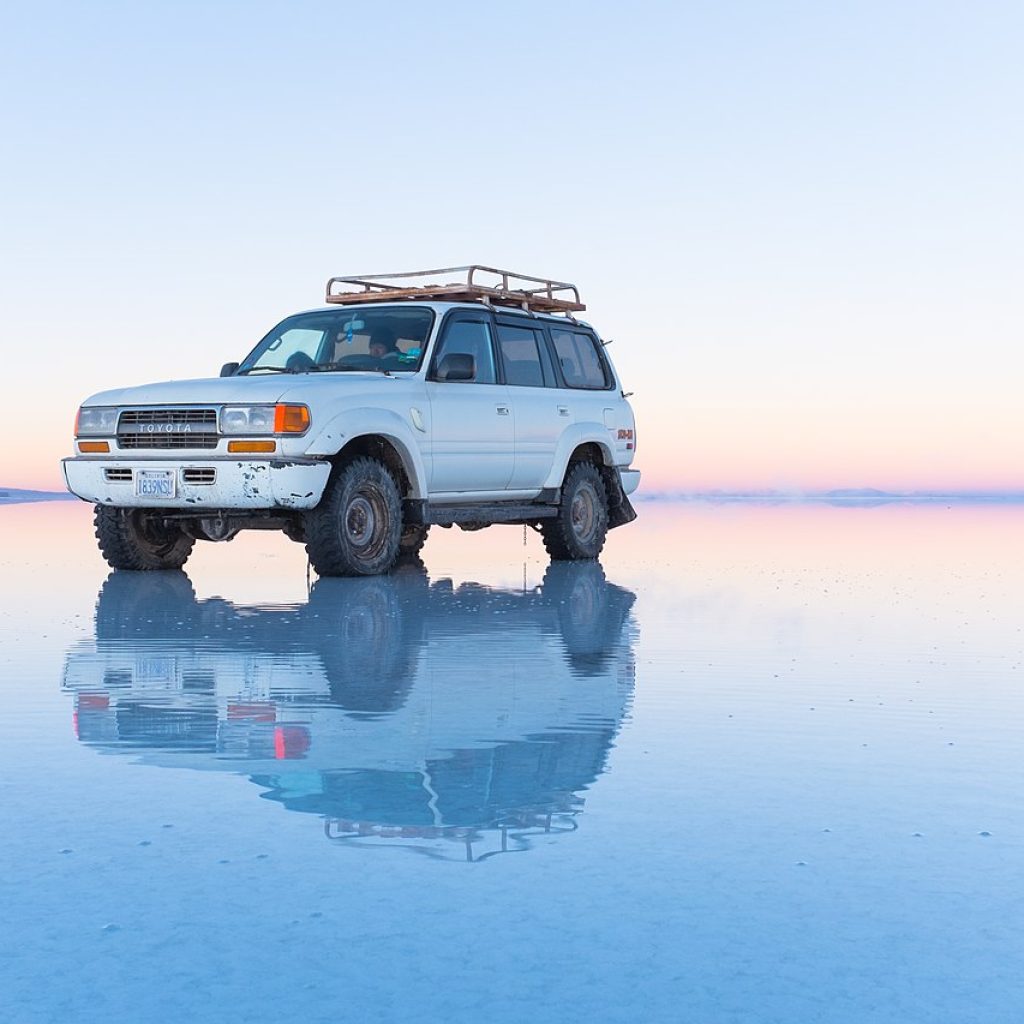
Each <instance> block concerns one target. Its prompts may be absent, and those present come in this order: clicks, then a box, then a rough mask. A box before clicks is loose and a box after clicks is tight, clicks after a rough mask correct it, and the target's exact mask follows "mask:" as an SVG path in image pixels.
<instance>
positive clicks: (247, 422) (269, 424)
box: [220, 405, 274, 434]
mask: <svg viewBox="0 0 1024 1024" xmlns="http://www.w3.org/2000/svg"><path fill="white" fill-rule="evenodd" d="M220 432H221V433H222V434H272V433H273V432H274V407H273V406H272V405H226V406H224V408H223V409H221V411H220Z"/></svg>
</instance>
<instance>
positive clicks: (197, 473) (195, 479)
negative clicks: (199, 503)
mask: <svg viewBox="0 0 1024 1024" xmlns="http://www.w3.org/2000/svg"><path fill="white" fill-rule="evenodd" d="M181 479H182V480H183V481H184V482H185V483H187V484H212V483H213V482H214V480H216V479H217V470H215V469H210V468H203V469H183V470H182V471H181Z"/></svg>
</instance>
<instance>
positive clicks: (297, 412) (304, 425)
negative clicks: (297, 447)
mask: <svg viewBox="0 0 1024 1024" xmlns="http://www.w3.org/2000/svg"><path fill="white" fill-rule="evenodd" d="M308 429H309V410H308V409H307V408H306V407H305V406H304V405H275V406H274V433H275V434H304V433H305V432H306V431H307V430H308Z"/></svg>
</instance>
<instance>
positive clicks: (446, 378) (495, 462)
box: [426, 309, 515, 495]
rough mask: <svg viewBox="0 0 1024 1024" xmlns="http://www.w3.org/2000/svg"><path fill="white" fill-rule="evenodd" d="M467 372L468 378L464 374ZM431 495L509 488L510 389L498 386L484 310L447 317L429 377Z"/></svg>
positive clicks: (512, 439) (489, 324)
mask: <svg viewBox="0 0 1024 1024" xmlns="http://www.w3.org/2000/svg"><path fill="white" fill-rule="evenodd" d="M467 371H468V372H469V376H468V377H465V376H463V374H465V373H466V372H467ZM426 389H427V398H428V399H429V401H430V424H431V425H430V453H431V459H430V466H431V468H430V483H429V492H430V494H431V495H440V494H449V495H454V494H461V493H471V492H474V491H476V492H479V491H501V490H505V489H506V488H507V487H508V486H509V481H510V480H511V478H512V466H513V459H514V452H515V434H514V420H513V415H512V408H511V405H510V404H509V397H508V388H507V387H506V386H505V385H504V384H499V383H498V372H497V361H496V358H495V353H494V331H493V323H492V320H491V315H490V313H488V312H487V311H486V310H483V309H481V310H480V311H479V312H477V311H476V310H466V311H464V312H463V311H461V310H460V311H458V312H455V313H450V314H449V315H448V317H447V318H446V320H445V322H444V325H443V326H442V329H441V337H440V339H439V340H438V343H437V346H436V347H435V350H434V354H433V356H432V358H431V363H430V369H429V372H428V374H427V382H426Z"/></svg>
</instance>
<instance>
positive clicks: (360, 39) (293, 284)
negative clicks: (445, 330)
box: [0, 3, 1024, 487]
mask: <svg viewBox="0 0 1024 1024" xmlns="http://www.w3.org/2000/svg"><path fill="white" fill-rule="evenodd" d="M0 19H2V20H0V40H2V41H0V56H2V58H3V59H2V61H0V82H2V84H3V89H4V93H5V95H6V96H7V97H8V98H9V102H8V103H7V104H5V107H4V109H3V111H2V113H0V117H2V124H0V127H2V137H3V139H4V142H5V149H6V151H7V159H6V160H5V161H4V184H5V187H4V189H3V190H2V195H0V214H2V221H3V224H4V239H5V240H4V244H3V247H2V254H0V260H2V264H0V271H2V273H0V299H2V301H3V308H4V310H5V312H6V320H7V327H8V332H9V333H8V336H7V341H6V342H5V346H4V347H5V361H6V363H7V365H8V368H9V369H10V370H11V371H13V373H14V375H15V376H16V377H17V378H18V379H26V380H29V381H33V380H35V379H36V374H38V373H39V371H40V369H41V368H45V380H46V399H45V402H44V408H45V410H46V416H45V424H44V425H42V426H41V427H40V426H39V425H37V422H36V421H37V416H38V410H39V395H38V393H37V389H36V388H35V386H34V385H33V386H28V387H26V388H24V389H20V388H19V389H18V391H19V393H18V394H17V395H16V396H15V398H14V405H15V408H14V412H15V414H16V417H17V422H18V424H19V429H24V435H23V436H24V437H25V438H26V445H27V444H28V440H29V439H30V440H31V448H30V449H29V448H28V447H26V445H19V446H18V452H17V453H15V454H14V455H5V457H4V462H3V463H0V483H6V484H9V485H11V486H18V485H24V486H39V485H48V484H52V485H56V484H57V481H58V477H57V470H56V460H57V459H58V458H59V457H60V456H61V455H62V454H64V453H66V451H67V449H68V447H69V426H70V423H71V421H72V417H73V415H74V409H75V406H76V405H77V403H78V402H79V401H80V400H81V399H82V398H83V397H85V395H87V394H89V393H92V392H94V391H96V390H100V389H102V388H106V387H111V386H116V385H121V384H126V383H132V382H141V381H144V380H149V379H164V378H170V377H188V376H199V375H205V374H209V373H215V372H216V370H217V368H218V367H219V365H220V364H221V363H222V362H223V361H225V360H227V359H230V358H238V357H239V356H241V355H242V354H243V353H244V352H245V351H246V350H247V349H248V348H249V347H250V346H251V344H252V343H253V342H254V341H255V340H257V339H258V337H259V336H260V335H262V334H263V333H264V331H265V330H266V329H267V328H268V327H269V326H270V325H272V324H273V323H274V322H276V321H277V320H278V319H280V318H281V317H282V316H284V315H286V314H287V313H289V312H292V311H294V310H296V309H300V308H308V307H310V306H315V305H317V304H318V303H319V301H320V298H321V295H322V287H323V282H324V280H325V279H326V278H327V277H328V276H329V275H330V274H335V273H358V272H367V271H382V270H383V271H387V270H404V269H412V268H415V267H420V266H446V265H451V264H454V263H460V262H475V261H480V262H489V263H494V264H497V265H507V266H510V267H512V268H513V269H520V270H523V271H526V272H538V273H546V274H551V275H554V276H560V277H565V278H569V279H572V280H578V281H579V282H580V283H581V285H582V287H583V290H584V297H585V299H587V301H588V302H589V304H590V307H591V312H592V318H593V321H594V322H595V323H596V324H597V325H598V327H599V328H600V329H601V330H602V331H603V332H604V333H605V335H607V336H610V337H613V338H615V339H616V341H617V344H616V346H615V348H614V349H613V350H612V351H613V353H614V355H615V358H616V363H617V366H618V367H619V369H620V372H621V373H622V376H623V377H624V379H625V382H626V385H627V387H628V388H629V389H631V390H634V391H635V392H636V393H637V394H636V398H635V403H636V406H637V412H638V417H639V421H640V437H641V447H640V459H639V464H640V465H641V466H642V467H643V468H644V470H645V472H646V473H647V474H648V478H649V479H650V480H651V481H652V482H653V483H655V484H657V485H659V486H663V487H718V486H725V487H735V486H754V487H762V486H778V487H793V486H800V487H817V486H824V487H829V486H881V487H892V486H905V487H933V486H934V487H950V486H960V487H1014V486H1019V485H1020V484H1021V471H1020V466H1021V464H1022V461H1021V456H1022V455H1024V447H1022V445H1024V442H1022V440H1021V438H1024V430H1022V429H1021V428H1022V427H1024V418H1022V414H1021V412H1020V403H1019V400H1018V397H1017V391H1018V389H1019V381H1020V380H1021V377H1022V374H1021V371H1022V370H1024V365H1022V363H1024V361H1022V359H1021V356H1020V350H1021V340H1022V339H1021V324H1022V322H1024V315H1022V314H1024V308H1022V307H1024V302H1022V300H1021V297H1020V288H1019V278H1020V272H1021V269H1022V267H1021V264H1022V259H1021V242H1020V238H1021V226H1022V220H1024V219H1022V213H1024V210H1022V206H1024V202H1022V198H1021V190H1020V185H1019V183H1020V181H1021V179H1022V176H1024V174H1022V172H1024V150H1022V147H1021V145H1020V132H1019V128H1018V121H1019V109H1020V102H1021V99H1022V96H1024V88H1022V86H1024V72H1022V65H1021V61H1020V59H1019V54H1020V52H1021V43H1022V41H1024V31H1022V30H1024V8H1022V7H1021V6H1020V5H1018V4H1008V3H1006V4H1001V3H981V4H972V5H967V4H962V3H901V4H895V5H893V4H881V3H864V4H857V5H848V6H840V5H821V4H810V3H796V4H794V3H789V4H785V3H784V4H777V5H765V4H743V3H724V4H711V3H705V4H692V3H691V4H647V3H640V4H634V5H630V6H628V7H626V6H622V5H610V4H609V5H604V4H598V5H593V4H587V5H585V4H565V5H559V6H558V7H557V8H552V7H548V6H547V5H541V4H530V3H526V4H518V5H515V6H514V7H504V8H500V9H494V10H482V9H480V8H478V7H476V6H472V5H459V4H453V5H447V6H446V7H445V8H444V9H443V10H437V9H432V8H425V7H423V6H421V5H414V4H404V3H399V4H396V5H393V6H391V7H389V8H387V9H376V8H372V7H355V6H348V5H326V4H309V3H297V4H289V5H277V4H261V3H255V4H245V5H241V4H214V5H206V4H193V3H184V4H175V5H165V4H145V5H138V4H97V5H90V6H89V7H83V6H78V5H70V4H54V3H51V4H40V5H34V6H32V7H31V8H29V7H27V6H23V7H21V8H20V9H10V8H9V9H7V10H6V12H5V13H4V14H3V15H2V16H0ZM29 451H30V454H27V453H28V452H29Z"/></svg>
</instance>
